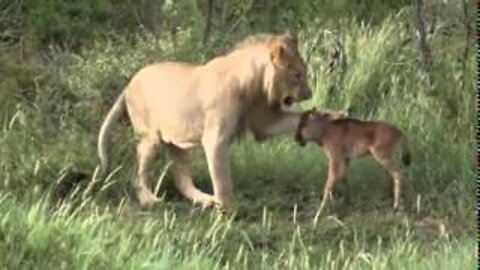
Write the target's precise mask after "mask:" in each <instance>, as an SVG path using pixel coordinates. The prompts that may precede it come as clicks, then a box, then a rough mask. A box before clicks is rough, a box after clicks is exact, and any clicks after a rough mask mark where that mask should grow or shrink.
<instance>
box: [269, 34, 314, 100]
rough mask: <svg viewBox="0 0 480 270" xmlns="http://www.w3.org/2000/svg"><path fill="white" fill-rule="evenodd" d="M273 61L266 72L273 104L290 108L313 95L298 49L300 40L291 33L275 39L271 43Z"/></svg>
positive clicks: (271, 39) (270, 49)
mask: <svg viewBox="0 0 480 270" xmlns="http://www.w3.org/2000/svg"><path fill="white" fill-rule="evenodd" d="M267 46H268V49H269V51H270V58H269V60H270V62H269V64H268V65H267V67H266V70H265V73H264V75H265V76H264V89H265V91H266V94H267V99H268V102H269V104H271V105H275V106H278V105H280V106H282V107H283V106H286V107H289V106H290V105H292V104H293V103H296V102H300V101H303V100H305V99H309V98H310V97H311V95H312V93H311V91H310V89H309V87H308V83H307V68H306V65H305V62H304V60H303V58H302V57H301V55H300V52H299V50H298V39H297V37H295V36H293V35H292V34H290V33H286V34H284V35H277V36H271V38H270V39H269V40H268V42H267Z"/></svg>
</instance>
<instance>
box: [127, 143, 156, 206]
mask: <svg viewBox="0 0 480 270" xmlns="http://www.w3.org/2000/svg"><path fill="white" fill-rule="evenodd" d="M160 143H161V142H160V139H159V138H158V137H157V136H156V135H146V136H144V137H143V138H142V139H141V140H140V142H139V143H138V145H137V162H138V169H137V178H136V179H135V183H134V186H135V192H136V195H137V199H138V201H139V203H140V205H141V206H142V207H152V206H153V205H154V204H155V203H156V202H158V201H159V200H158V199H157V198H156V196H155V195H154V194H153V193H152V191H151V190H150V188H149V184H148V176H147V175H148V171H147V170H148V167H149V165H150V164H151V162H152V160H153V159H154V158H155V156H156V154H157V153H158V150H159V147H160Z"/></svg>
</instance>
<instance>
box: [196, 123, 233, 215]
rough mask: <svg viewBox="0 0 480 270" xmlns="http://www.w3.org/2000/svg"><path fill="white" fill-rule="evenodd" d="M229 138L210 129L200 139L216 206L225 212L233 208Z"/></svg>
mask: <svg viewBox="0 0 480 270" xmlns="http://www.w3.org/2000/svg"><path fill="white" fill-rule="evenodd" d="M229 141H230V138H228V137H226V136H225V134H220V133H219V132H213V131H210V132H208V133H206V134H204V137H203V139H202V145H203V149H204V151H205V156H206V159H207V164H208V171H209V173H210V177H211V179H212V184H213V192H214V196H215V199H216V201H217V203H218V206H219V207H220V208H221V209H222V210H225V211H227V212H229V211H232V210H233V187H232V180H231V176H230V156H229V146H230V143H229Z"/></svg>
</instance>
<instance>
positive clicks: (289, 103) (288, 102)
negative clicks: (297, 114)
mask: <svg viewBox="0 0 480 270" xmlns="http://www.w3.org/2000/svg"><path fill="white" fill-rule="evenodd" d="M292 104H293V97H290V96H288V97H285V98H284V99H283V105H285V106H287V107H290V106H292Z"/></svg>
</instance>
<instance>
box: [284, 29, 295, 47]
mask: <svg viewBox="0 0 480 270" xmlns="http://www.w3.org/2000/svg"><path fill="white" fill-rule="evenodd" d="M283 36H284V37H285V40H286V41H287V43H288V44H290V45H292V47H294V48H296V47H298V36H297V34H296V33H292V32H290V31H287V32H285V34H284V35H283Z"/></svg>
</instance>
